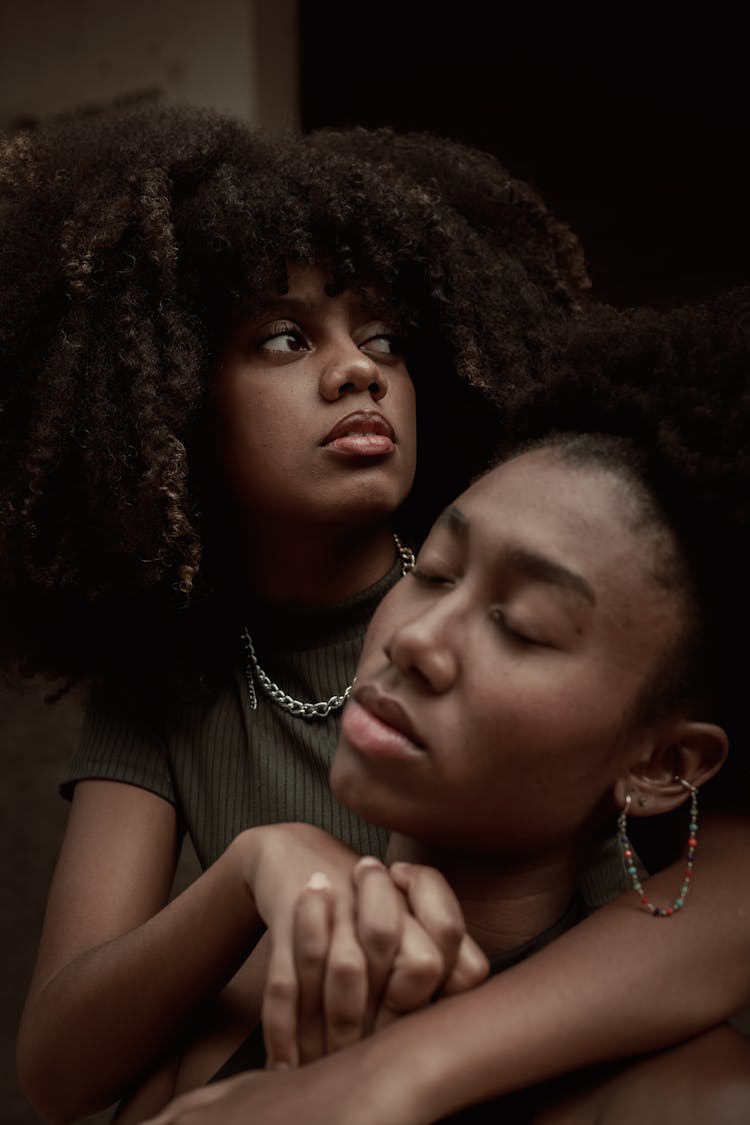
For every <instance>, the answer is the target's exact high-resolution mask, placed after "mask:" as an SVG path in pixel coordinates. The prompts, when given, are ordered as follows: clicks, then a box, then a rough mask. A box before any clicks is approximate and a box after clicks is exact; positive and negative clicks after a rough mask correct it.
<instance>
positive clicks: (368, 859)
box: [355, 855, 383, 871]
mask: <svg viewBox="0 0 750 1125" xmlns="http://www.w3.org/2000/svg"><path fill="white" fill-rule="evenodd" d="M382 866H383V864H382V863H381V862H380V860H379V859H378V858H377V856H374V855H363V856H362V858H361V859H359V860H357V864H356V867H355V870H356V871H359V870H361V869H362V868H363V867H382Z"/></svg>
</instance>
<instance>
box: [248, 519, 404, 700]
mask: <svg viewBox="0 0 750 1125" xmlns="http://www.w3.org/2000/svg"><path fill="white" fill-rule="evenodd" d="M393 540H394V542H395V544H396V550H397V551H398V553H399V555H400V557H401V576H402V577H403V576H404V575H405V574H408V573H409V571H410V570H411V569H412V568H413V566H414V552H413V551H412V550H411V548H409V547H404V546H403V544H402V542H401V540H400V539H399V537H398V535H396V533H395V531H394V532H393ZM240 639H241V641H242V647H243V648H244V650H245V678H246V680H247V690H248V693H249V695H250V706H251V707H252V709H253V711H255V710H256V709H257V707H258V697H257V695H256V692H255V684H256V683H257V684H258V685H259V687H260V688H261V690H262V691H263V692H265V694H266V695H267V696H268V698H269V699H270V700H271V701H272V702H273V703H275V704H276V706H277V707H280V708H281V709H282V711H287V712H288V713H289V714H290V715H294V716H295V717H297V718H299V719H325V718H327V717H328V715H330V713H331V711H338V710H340V709H341V708H342V707H343V706H344V704H345V703H346V701H347V699H348V698H349V692H350V691H351V690H352V687H353V685H354V680H352V682H351V683H350V684H349V686H348V687H347V688H346V689H345V690H344V692H343V693H342V694H341V695H332V696H331V698H330V699H325V700H320V702H318V703H303V702H302V701H301V700H299V699H294V698H293V697H292V696H291V695H287V693H286V692H285V691H284V690H283V689H282V688H280V687H279V685H278V684H275V683H274V682H273V680H272V679H270V678H269V677H268V676H267V675H266V673H265V672H264V671H263V669H262V668H261V666H260V664H259V663H258V657H257V656H256V655H255V647H254V645H253V641H252V637H251V636H250V631H249V629H248V628H247V626H246V625H243V626H242V630H241V632H240Z"/></svg>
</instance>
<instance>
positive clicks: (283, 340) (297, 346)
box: [259, 324, 308, 354]
mask: <svg viewBox="0 0 750 1125" xmlns="http://www.w3.org/2000/svg"><path fill="white" fill-rule="evenodd" d="M307 346H308V345H307V341H306V340H305V337H304V336H303V335H302V333H301V332H300V330H299V328H296V327H295V326H294V325H293V324H277V325H274V326H273V327H272V328H271V329H268V330H267V331H266V332H264V333H263V336H262V338H261V340H260V341H259V347H260V349H261V350H262V351H264V352H281V353H284V354H288V353H289V352H302V351H306V350H307Z"/></svg>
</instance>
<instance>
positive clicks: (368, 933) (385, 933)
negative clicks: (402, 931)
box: [359, 919, 399, 953]
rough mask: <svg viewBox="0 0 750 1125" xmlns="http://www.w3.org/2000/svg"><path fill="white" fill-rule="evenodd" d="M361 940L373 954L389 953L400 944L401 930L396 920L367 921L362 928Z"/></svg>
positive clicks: (360, 930) (360, 931)
mask: <svg viewBox="0 0 750 1125" xmlns="http://www.w3.org/2000/svg"><path fill="white" fill-rule="evenodd" d="M359 938H360V941H361V942H362V944H363V946H364V947H365V948H366V949H368V950H371V951H372V952H373V953H387V952H389V951H390V950H392V949H393V948H394V947H395V946H396V944H397V942H398V938H399V928H398V926H397V925H396V922H395V920H394V921H393V922H391V921H389V920H387V919H383V920H382V921H367V922H364V923H363V924H362V925H361V926H360V929H359Z"/></svg>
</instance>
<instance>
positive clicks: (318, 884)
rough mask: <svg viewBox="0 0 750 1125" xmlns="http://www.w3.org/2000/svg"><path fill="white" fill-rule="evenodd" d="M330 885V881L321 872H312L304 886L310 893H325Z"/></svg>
mask: <svg viewBox="0 0 750 1125" xmlns="http://www.w3.org/2000/svg"><path fill="white" fill-rule="evenodd" d="M330 885H331V880H330V879H329V878H328V876H327V875H326V874H325V872H323V871H314V872H313V874H312V875H311V876H310V878H309V879H308V880H307V883H306V884H305V886H306V887H307V888H308V889H309V890H311V891H325V890H327V889H328V888H329V887H330Z"/></svg>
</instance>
